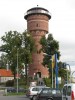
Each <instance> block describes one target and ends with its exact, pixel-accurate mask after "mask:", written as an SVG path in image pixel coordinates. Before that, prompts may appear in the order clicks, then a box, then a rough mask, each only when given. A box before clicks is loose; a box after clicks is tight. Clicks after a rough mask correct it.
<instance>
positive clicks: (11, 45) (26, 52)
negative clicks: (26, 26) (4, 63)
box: [0, 31, 34, 78]
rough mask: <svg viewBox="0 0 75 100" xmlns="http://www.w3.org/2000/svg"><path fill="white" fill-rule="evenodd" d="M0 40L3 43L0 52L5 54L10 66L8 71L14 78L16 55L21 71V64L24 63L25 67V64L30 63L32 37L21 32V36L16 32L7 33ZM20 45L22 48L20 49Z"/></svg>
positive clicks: (27, 33) (32, 46) (32, 47)
mask: <svg viewBox="0 0 75 100" xmlns="http://www.w3.org/2000/svg"><path fill="white" fill-rule="evenodd" d="M27 35H29V36H27ZM1 40H2V41H3V44H2V45H1V46H0V51H2V52H4V53H5V54H6V57H7V60H8V61H9V64H10V69H11V70H12V72H13V74H14V78H15V75H16V67H17V53H18V60H19V61H18V65H19V69H21V67H22V63H24V64H25V65H26V66H27V64H29V63H31V59H32V58H31V53H32V51H33V49H34V42H33V39H32V36H31V35H30V33H29V32H27V31H25V32H23V33H22V34H20V33H19V32H17V31H9V32H6V33H5V35H4V36H2V37H1ZM22 45H23V46H24V47H22ZM26 68H27V67H26ZM26 73H27V71H26Z"/></svg>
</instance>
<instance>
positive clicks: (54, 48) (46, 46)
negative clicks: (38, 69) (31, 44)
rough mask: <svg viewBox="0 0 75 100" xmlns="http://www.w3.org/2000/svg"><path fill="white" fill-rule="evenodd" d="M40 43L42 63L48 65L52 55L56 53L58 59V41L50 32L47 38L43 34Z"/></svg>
mask: <svg viewBox="0 0 75 100" xmlns="http://www.w3.org/2000/svg"><path fill="white" fill-rule="evenodd" d="M40 43H41V45H42V49H41V50H42V51H43V52H44V59H43V65H44V66H47V67H50V66H51V59H52V55H54V54H55V53H57V57H58V59H59V57H60V52H59V42H58V41H56V40H55V39H54V38H53V36H52V34H49V35H48V37H47V38H46V37H45V36H43V37H42V38H41V41H40Z"/></svg>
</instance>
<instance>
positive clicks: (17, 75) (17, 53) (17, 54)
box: [17, 49, 18, 93]
mask: <svg viewBox="0 0 75 100" xmlns="http://www.w3.org/2000/svg"><path fill="white" fill-rule="evenodd" d="M17 93H18V49H17Z"/></svg>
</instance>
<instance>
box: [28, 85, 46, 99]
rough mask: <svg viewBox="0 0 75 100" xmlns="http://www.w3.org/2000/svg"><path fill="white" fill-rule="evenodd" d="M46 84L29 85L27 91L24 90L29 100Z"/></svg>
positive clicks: (34, 97)
mask: <svg viewBox="0 0 75 100" xmlns="http://www.w3.org/2000/svg"><path fill="white" fill-rule="evenodd" d="M45 87H46V86H32V87H29V89H28V91H27V92H26V96H27V97H28V98H30V100H36V97H37V94H38V93H39V92H41V90H42V89H43V88H45Z"/></svg>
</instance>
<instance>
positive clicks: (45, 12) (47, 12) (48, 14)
mask: <svg viewBox="0 0 75 100" xmlns="http://www.w3.org/2000/svg"><path fill="white" fill-rule="evenodd" d="M37 13H38V14H39V13H40V14H45V15H47V16H48V17H51V14H50V12H49V11H45V10H40V9H35V10H31V11H28V12H26V13H25V14H24V16H27V15H30V14H37Z"/></svg>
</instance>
